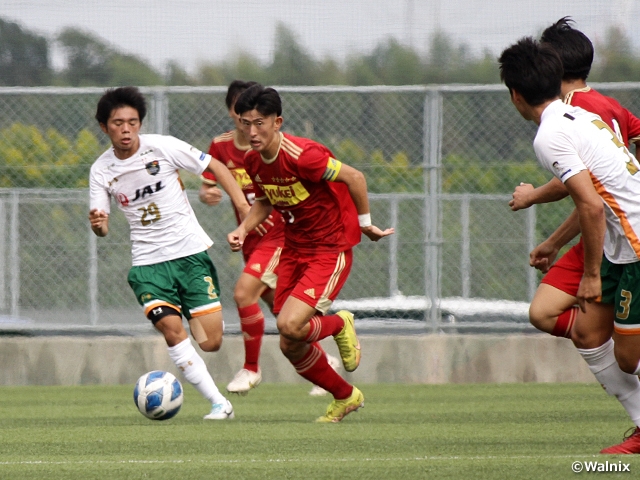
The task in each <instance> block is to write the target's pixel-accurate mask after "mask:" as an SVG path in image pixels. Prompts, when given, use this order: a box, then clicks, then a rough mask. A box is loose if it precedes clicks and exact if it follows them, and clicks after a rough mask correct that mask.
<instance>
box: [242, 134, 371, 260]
mask: <svg viewBox="0 0 640 480" xmlns="http://www.w3.org/2000/svg"><path fill="white" fill-rule="evenodd" d="M245 166H246V169H247V173H248V174H249V177H251V180H253V184H254V186H255V191H256V199H268V200H269V202H270V203H271V204H272V205H273V207H274V209H275V210H278V211H279V212H281V213H282V217H283V219H284V222H285V246H286V247H289V248H293V249H296V250H298V251H303V252H310V251H313V252H319V251H320V252H321V251H344V250H347V249H350V248H352V247H353V246H354V245H357V244H358V243H359V242H360V236H361V233H360V226H359V224H358V213H357V211H356V207H355V205H354V203H353V200H352V199H351V196H350V195H349V189H348V188H347V186H346V185H345V184H344V183H340V182H337V183H334V182H333V181H332V180H334V179H335V177H336V176H337V175H338V172H339V171H340V168H341V166H342V164H341V163H340V162H339V161H338V160H336V159H335V158H333V154H332V153H331V151H330V150H329V149H328V148H327V147H325V146H323V145H320V144H319V143H317V142H314V141H313V140H309V139H306V138H300V137H294V136H292V135H288V134H285V133H280V147H279V148H278V153H277V155H276V157H275V158H274V159H273V160H265V159H264V158H262V155H260V153H259V152H256V151H253V150H252V151H250V152H248V153H247V155H246V157H245Z"/></svg>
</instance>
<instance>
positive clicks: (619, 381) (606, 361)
mask: <svg viewBox="0 0 640 480" xmlns="http://www.w3.org/2000/svg"><path fill="white" fill-rule="evenodd" d="M577 350H578V352H579V353H580V355H582V358H584V361H585V362H587V365H589V370H591V373H593V375H594V376H595V377H596V379H597V380H598V381H599V382H600V384H601V385H602V386H603V387H604V389H605V390H606V391H607V393H608V394H609V395H613V396H615V397H616V398H617V399H618V401H619V402H620V403H621V404H622V406H623V407H624V409H625V410H626V411H627V413H628V414H629V417H631V420H632V421H633V423H635V425H636V426H640V380H638V376H637V375H631V374H628V373H625V372H623V371H622V370H620V367H619V366H618V362H616V357H615V355H614V353H613V339H611V338H610V339H609V340H608V341H607V342H605V343H604V344H603V345H601V346H599V347H598V348H590V349H582V348H578V349H577Z"/></svg>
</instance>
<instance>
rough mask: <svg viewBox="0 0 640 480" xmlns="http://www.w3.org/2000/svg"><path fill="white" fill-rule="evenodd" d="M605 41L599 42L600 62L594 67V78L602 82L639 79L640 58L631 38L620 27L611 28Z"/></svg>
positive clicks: (597, 45)
mask: <svg viewBox="0 0 640 480" xmlns="http://www.w3.org/2000/svg"><path fill="white" fill-rule="evenodd" d="M604 38H605V39H606V40H605V41H604V42H603V43H597V44H596V49H597V51H598V54H599V57H600V58H601V60H600V62H598V64H597V65H596V67H595V68H594V72H593V75H592V77H591V78H592V79H593V80H596V81H602V82H624V81H631V80H637V79H638V75H640V59H639V58H638V57H637V56H635V55H634V53H633V46H632V44H631V40H630V39H629V37H628V36H627V35H626V34H625V32H624V31H623V30H621V29H620V28H619V27H616V26H613V27H611V28H609V30H608V32H607V34H606V35H605V37H604Z"/></svg>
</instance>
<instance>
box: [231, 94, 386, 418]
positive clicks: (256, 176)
mask: <svg viewBox="0 0 640 480" xmlns="http://www.w3.org/2000/svg"><path fill="white" fill-rule="evenodd" d="M235 110H236V113H237V114H238V115H240V121H241V123H242V128H243V131H244V133H245V135H246V136H247V138H248V139H249V141H250V144H251V148H252V150H251V151H250V152H248V153H247V155H246V157H245V167H246V169H247V173H248V175H249V177H250V178H251V180H252V181H253V184H254V187H255V189H256V198H255V202H254V204H253V205H252V207H251V210H250V212H249V214H248V216H247V217H246V218H245V219H244V220H243V221H242V223H241V224H240V225H239V226H238V228H237V229H236V230H234V231H233V232H231V233H230V234H229V235H228V237H227V239H228V241H229V244H230V245H231V249H232V250H233V251H239V250H240V249H242V246H243V243H244V241H245V239H246V237H247V235H248V232H250V231H252V230H253V229H254V228H256V226H258V225H259V224H260V223H261V222H263V221H264V220H265V219H266V218H268V216H269V215H270V214H271V212H272V211H273V210H276V211H278V212H280V213H281V214H282V217H283V219H284V221H285V245H284V248H283V250H282V254H281V255H280V265H279V270H278V284H277V286H276V292H275V299H274V306H273V311H274V313H275V314H277V326H278V331H279V332H280V349H281V350H282V352H283V353H284V355H285V356H286V357H287V358H288V359H289V361H290V362H291V364H292V365H293V366H294V368H295V369H296V371H297V372H298V374H299V375H301V376H302V377H304V378H306V379H307V380H309V381H311V382H312V383H314V384H315V385H318V386H320V387H322V388H324V389H325V390H327V391H328V392H330V393H331V394H332V395H333V397H334V401H333V402H332V403H331V404H330V405H329V407H328V408H327V411H326V413H325V415H323V416H321V417H319V418H318V419H317V421H318V422H339V421H340V420H342V419H343V418H344V416H345V415H347V414H348V413H350V412H352V411H355V410H357V409H358V408H360V407H361V406H363V405H364V396H363V394H362V392H361V391H360V390H359V389H358V388H356V387H354V386H353V385H350V384H349V383H348V382H347V381H346V380H344V379H343V378H342V377H341V376H340V375H339V374H338V373H337V372H336V371H335V370H333V368H331V366H330V365H329V363H328V362H327V359H326V356H325V355H323V354H322V350H320V349H319V348H318V343H317V342H318V341H319V340H321V339H323V338H326V337H328V336H330V335H331V336H333V337H334V339H335V341H336V344H337V346H338V350H339V352H340V357H341V358H342V362H343V365H344V367H345V369H346V370H347V371H349V372H351V371H353V370H355V369H356V368H357V367H358V365H359V363H360V343H359V341H358V338H357V336H356V331H355V325H354V321H353V315H352V314H351V313H350V312H347V311H344V310H343V311H340V312H337V313H336V314H335V315H326V312H327V311H328V309H329V307H330V306H331V303H332V302H333V300H334V299H335V298H336V297H337V295H338V293H339V292H340V289H341V288H342V286H343V285H344V283H345V281H346V280H347V276H348V274H349V271H350V269H351V262H352V247H354V246H355V245H356V244H358V243H359V242H360V237H361V234H362V233H364V234H365V235H366V236H367V237H369V238H370V239H371V240H373V241H378V240H379V239H381V238H382V237H385V236H387V235H391V234H392V233H393V232H394V231H393V229H387V230H384V231H383V230H381V229H379V228H378V227H376V226H374V225H372V224H371V215H370V213H369V200H368V197H367V184H366V180H365V178H364V175H363V174H362V173H361V172H360V171H358V170H356V169H354V168H352V167H349V166H348V165H345V164H343V163H341V162H340V161H338V160H336V159H335V158H334V157H333V155H332V153H331V151H329V149H328V148H326V147H325V146H323V145H321V144H319V143H317V142H314V141H313V140H309V139H306V138H299V137H294V136H292V135H288V134H284V133H281V132H280V127H281V126H282V122H283V119H282V116H281V115H282V102H281V99H280V95H279V94H278V92H277V91H276V90H274V89H273V88H265V87H263V86H262V85H254V86H252V87H250V88H248V89H247V90H245V91H244V92H243V93H242V94H241V95H240V97H238V99H237V101H236V105H235Z"/></svg>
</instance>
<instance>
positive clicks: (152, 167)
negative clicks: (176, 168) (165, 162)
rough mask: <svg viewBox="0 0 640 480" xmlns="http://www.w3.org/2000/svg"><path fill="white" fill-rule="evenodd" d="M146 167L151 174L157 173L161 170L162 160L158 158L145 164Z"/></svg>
mask: <svg viewBox="0 0 640 480" xmlns="http://www.w3.org/2000/svg"><path fill="white" fill-rule="evenodd" d="M145 168H146V169H147V173H148V174H149V175H157V174H158V172H160V162H158V160H154V161H152V162H149V163H147V164H146V165H145Z"/></svg>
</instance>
